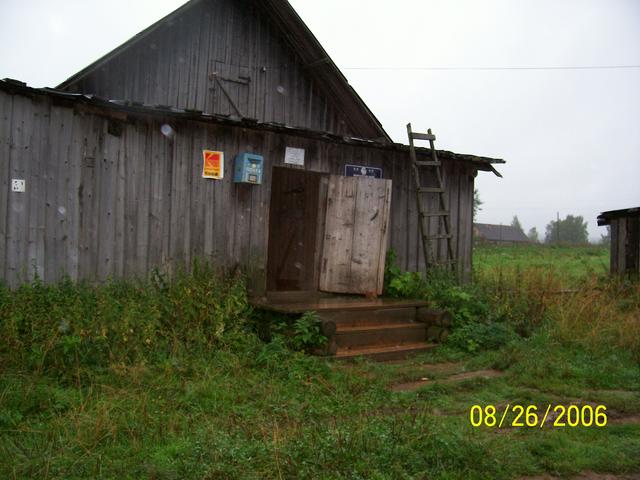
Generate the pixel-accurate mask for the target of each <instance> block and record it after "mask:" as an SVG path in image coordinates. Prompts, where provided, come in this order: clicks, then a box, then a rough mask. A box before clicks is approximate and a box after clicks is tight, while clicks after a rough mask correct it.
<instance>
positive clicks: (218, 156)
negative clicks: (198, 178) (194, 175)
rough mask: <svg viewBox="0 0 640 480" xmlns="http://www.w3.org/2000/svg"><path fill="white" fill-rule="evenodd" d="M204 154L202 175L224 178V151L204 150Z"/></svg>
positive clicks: (218, 178)
mask: <svg viewBox="0 0 640 480" xmlns="http://www.w3.org/2000/svg"><path fill="white" fill-rule="evenodd" d="M202 155H203V157H204V165H203V167H202V177H203V178H215V179H217V180H220V179H222V178H223V177H224V153H223V152H214V151H212V150H203V151H202Z"/></svg>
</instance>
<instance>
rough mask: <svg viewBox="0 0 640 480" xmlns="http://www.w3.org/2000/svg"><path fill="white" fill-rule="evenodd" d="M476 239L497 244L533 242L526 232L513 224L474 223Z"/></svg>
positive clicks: (480, 241)
mask: <svg viewBox="0 0 640 480" xmlns="http://www.w3.org/2000/svg"><path fill="white" fill-rule="evenodd" d="M473 236H474V240H475V241H476V242H478V243H489V244H496V245H517V244H525V243H531V240H529V237H527V236H526V235H525V234H524V232H522V231H521V230H518V229H517V228H516V227H512V226H511V225H491V224H488V223H474V224H473Z"/></svg>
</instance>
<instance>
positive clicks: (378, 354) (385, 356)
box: [335, 342, 437, 362]
mask: <svg viewBox="0 0 640 480" xmlns="http://www.w3.org/2000/svg"><path fill="white" fill-rule="evenodd" d="M436 347H437V345H436V344H434V343H427V342H414V343H406V344H403V345H386V346H376V347H360V348H351V349H340V348H339V349H338V351H337V352H336V355H335V359H336V360H353V359H355V358H358V357H366V358H370V359H372V360H376V361H380V362H383V361H387V360H401V359H404V358H407V357H409V356H411V355H416V354H418V353H423V352H428V351H429V350H432V349H433V348H436Z"/></svg>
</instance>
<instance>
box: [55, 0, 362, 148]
mask: <svg viewBox="0 0 640 480" xmlns="http://www.w3.org/2000/svg"><path fill="white" fill-rule="evenodd" d="M255 3H256V2H254V1H252V0H201V1H200V2H199V3H197V4H194V6H193V7H190V8H188V9H186V10H185V11H184V12H183V13H182V14H181V15H178V16H176V17H175V18H174V19H172V20H171V21H168V22H166V23H163V24H162V25H160V26H159V27H158V28H157V29H156V30H154V31H153V32H151V33H150V34H148V35H146V36H145V37H144V38H141V39H140V40H139V41H136V42H133V43H132V44H131V45H130V46H128V47H127V48H126V49H124V50H123V51H122V52H120V53H118V54H117V55H115V56H114V57H113V58H111V59H110V60H109V61H107V62H106V63H104V64H102V65H101V66H100V68H99V69H98V70H96V71H93V72H91V73H90V74H88V75H87V76H85V77H82V78H80V79H79V80H78V81H77V82H75V83H72V84H70V85H68V86H67V87H66V89H67V90H69V91H73V92H81V93H91V94H95V95H97V96H99V97H101V98H107V99H122V100H131V101H137V102H143V103H146V104H150V105H170V106H174V107H178V108H185V109H194V110H200V111H203V112H206V113H213V114H220V115H233V116H237V117H247V118H255V119H257V120H258V121H260V122H277V123H283V124H286V125H291V126H297V127H304V128H308V129H312V130H318V131H327V132H332V133H335V134H338V135H353V136H361V137H363V138H371V135H370V134H369V132H363V131H358V130H359V129H357V128H355V127H354V126H353V125H352V124H351V122H350V118H349V117H350V115H348V114H346V113H345V112H344V111H342V110H341V108H340V106H339V105H338V104H337V103H336V102H335V100H334V99H333V98H331V96H330V95H327V93H326V91H325V90H323V88H322V85H321V84H319V82H317V81H316V80H315V79H314V67H313V65H306V64H305V63H304V62H303V61H302V60H301V58H300V57H299V56H298V55H297V54H296V53H295V52H294V51H292V50H291V49H290V48H288V47H287V46H286V44H285V42H284V40H283V39H282V37H283V34H282V33H281V32H278V31H276V28H275V27H274V25H273V23H272V22H271V21H270V20H269V19H268V18H267V16H266V15H265V13H264V10H263V8H262V7H259V6H257V5H256V4H255ZM215 74H217V77H215V76H214V75H215Z"/></svg>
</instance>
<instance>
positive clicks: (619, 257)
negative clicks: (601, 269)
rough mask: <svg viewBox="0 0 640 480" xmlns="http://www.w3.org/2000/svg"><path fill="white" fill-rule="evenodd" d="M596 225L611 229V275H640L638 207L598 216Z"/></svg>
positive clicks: (639, 219) (639, 221)
mask: <svg viewBox="0 0 640 480" xmlns="http://www.w3.org/2000/svg"><path fill="white" fill-rule="evenodd" d="M598 225H599V226H605V225H609V226H610V227H611V273H612V274H617V275H628V274H632V275H638V273H640V207H633V208H627V209H623V210H610V211H608V212H602V213H601V214H600V215H598Z"/></svg>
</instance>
